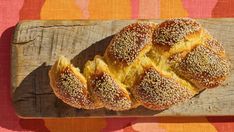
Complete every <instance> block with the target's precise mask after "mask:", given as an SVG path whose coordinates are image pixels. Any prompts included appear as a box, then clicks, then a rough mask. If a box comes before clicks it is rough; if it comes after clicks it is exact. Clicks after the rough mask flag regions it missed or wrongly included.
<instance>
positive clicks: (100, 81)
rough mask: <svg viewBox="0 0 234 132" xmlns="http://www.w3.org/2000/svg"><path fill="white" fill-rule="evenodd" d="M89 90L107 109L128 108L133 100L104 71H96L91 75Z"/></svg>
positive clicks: (119, 109)
mask: <svg viewBox="0 0 234 132" xmlns="http://www.w3.org/2000/svg"><path fill="white" fill-rule="evenodd" d="M90 83H91V91H92V94H93V95H94V96H96V97H97V99H98V100H100V102H102V104H104V106H105V107H106V108H107V109H110V110H115V111H123V110H129V109H131V108H132V105H133V102H132V100H131V98H130V96H129V93H128V92H127V91H126V90H123V88H121V86H119V85H118V84H117V83H116V82H115V81H114V79H113V78H112V77H111V76H110V75H108V74H107V73H105V72H101V71H97V72H96V73H95V74H93V75H92V77H91V80H90Z"/></svg>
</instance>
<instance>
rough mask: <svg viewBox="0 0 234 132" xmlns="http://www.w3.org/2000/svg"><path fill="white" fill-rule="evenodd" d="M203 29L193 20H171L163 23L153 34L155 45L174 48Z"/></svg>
mask: <svg viewBox="0 0 234 132" xmlns="http://www.w3.org/2000/svg"><path fill="white" fill-rule="evenodd" d="M200 29H201V26H200V24H199V23H197V22H196V21H194V20H192V19H188V18H181V19H170V20H166V21H165V22H163V23H161V24H160V25H159V27H158V28H157V29H156V30H155V31H154V33H153V44H159V45H165V46H169V47H171V46H173V45H174V44H175V43H177V42H179V41H180V40H182V39H183V38H185V37H186V36H187V35H189V34H193V33H195V32H197V31H199V30H200Z"/></svg>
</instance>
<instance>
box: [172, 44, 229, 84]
mask: <svg viewBox="0 0 234 132" xmlns="http://www.w3.org/2000/svg"><path fill="white" fill-rule="evenodd" d="M173 67H174V69H175V70H176V72H177V73H178V74H180V75H181V76H183V77H185V78H187V79H189V80H190V81H191V82H193V83H194V84H195V85H197V86H198V87H199V86H203V87H205V88H206V87H214V86H217V85H219V84H220V83H221V82H222V81H223V80H224V78H225V77H226V76H227V75H228V74H229V72H230V64H229V62H228V61H227V60H225V59H222V58H220V57H219V56H218V55H217V54H215V53H214V52H213V51H211V50H210V49H208V48H206V47H205V46H204V45H199V46H197V47H196V48H194V49H193V50H192V51H191V52H189V53H188V54H187V55H186V56H185V57H184V58H183V59H182V60H178V61H177V64H175V65H174V66H173Z"/></svg>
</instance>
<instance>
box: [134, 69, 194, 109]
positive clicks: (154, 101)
mask: <svg viewBox="0 0 234 132" xmlns="http://www.w3.org/2000/svg"><path fill="white" fill-rule="evenodd" d="M131 90H132V93H133V96H134V97H135V98H136V99H137V100H138V101H140V103H141V104H142V105H143V106H145V107H146V108H149V109H153V110H163V109H166V108H169V107H170V106H172V105H173V104H176V103H178V102H183V101H184V100H186V99H189V98H191V97H193V96H194V95H195V93H194V92H192V91H191V90H189V89H187V88H185V87H183V86H181V85H180V84H179V83H177V82H176V81H175V80H173V79H172V78H167V77H165V75H162V74H161V73H159V72H158V71H157V70H156V69H155V68H153V67H149V68H145V70H144V73H143V74H142V75H141V79H140V80H139V81H138V82H137V83H136V85H135V86H134V88H132V89H131Z"/></svg>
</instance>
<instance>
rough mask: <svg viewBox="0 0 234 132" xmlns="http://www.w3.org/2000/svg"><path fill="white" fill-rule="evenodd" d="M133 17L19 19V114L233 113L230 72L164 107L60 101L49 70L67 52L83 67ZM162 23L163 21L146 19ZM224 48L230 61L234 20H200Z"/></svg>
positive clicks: (15, 46) (15, 50)
mask: <svg viewBox="0 0 234 132" xmlns="http://www.w3.org/2000/svg"><path fill="white" fill-rule="evenodd" d="M135 21H136V20H120V21H74V20H73V21H23V22H21V23H19V24H18V25H17V27H16V30H15V34H14V38H13V41H12V60H11V61H12V68H11V69H12V73H11V74H12V76H11V79H12V100H13V104H14V106H15V109H16V112H17V114H18V115H19V116H21V117H103V116H106V117H110V116H209V115H219V116H220V115H234V76H233V75H234V74H233V69H232V71H231V72H232V73H231V76H230V77H229V79H228V80H227V81H226V83H224V85H222V86H220V87H218V88H215V89H207V90H205V91H203V92H202V93H201V94H199V95H197V96H195V97H194V98H192V99H191V100H189V101H187V102H184V103H180V104H178V105H175V106H173V107H171V108H170V109H168V110H164V111H152V110H148V109H145V108H144V107H138V108H136V109H132V110H129V111H125V112H114V111H110V110H106V109H104V108H103V109H98V110H83V109H76V108H73V107H70V106H69V105H67V104H65V103H63V102H62V101H61V100H60V99H58V98H57V97H56V96H55V95H54V93H53V91H52V89H51V87H50V85H49V78H48V70H49V69H50V67H51V65H52V64H53V63H54V62H55V61H56V59H57V58H58V56H60V55H65V56H66V57H68V58H69V59H71V61H72V63H73V64H74V65H75V66H78V67H79V68H80V69H83V66H84V64H85V62H86V61H87V60H90V59H93V57H94V56H95V55H96V54H99V55H103V53H104V50H105V48H106V46H107V45H108V43H109V42H110V40H111V38H112V37H113V35H114V34H115V33H117V32H118V31H119V30H120V29H121V28H123V27H124V26H126V25H128V24H130V23H133V22H135ZM150 21H154V22H161V21H162V20H150ZM198 21H199V22H200V23H201V24H202V25H203V26H204V27H205V28H207V29H208V31H210V32H211V34H212V35H214V36H215V37H216V38H217V39H218V40H219V41H221V42H222V43H223V45H224V47H225V49H226V52H227V54H228V56H229V57H230V60H231V61H232V62H233V61H234V53H233V51H234V19H202V20H198Z"/></svg>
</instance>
